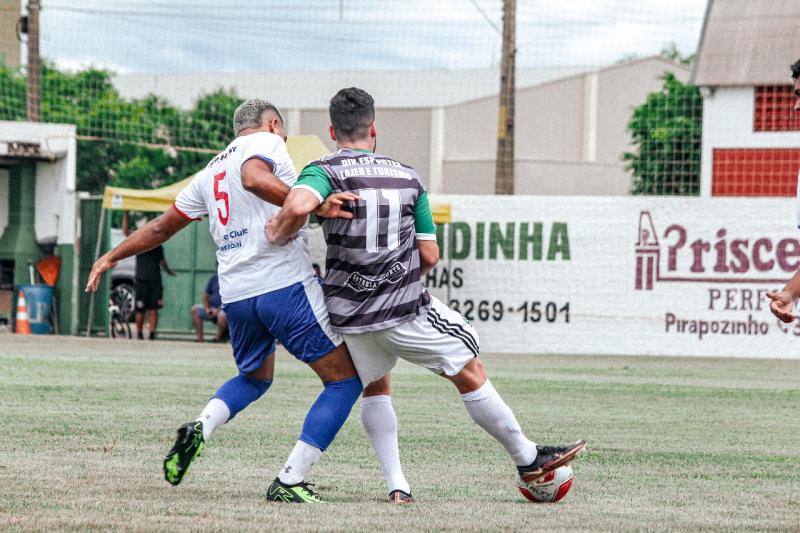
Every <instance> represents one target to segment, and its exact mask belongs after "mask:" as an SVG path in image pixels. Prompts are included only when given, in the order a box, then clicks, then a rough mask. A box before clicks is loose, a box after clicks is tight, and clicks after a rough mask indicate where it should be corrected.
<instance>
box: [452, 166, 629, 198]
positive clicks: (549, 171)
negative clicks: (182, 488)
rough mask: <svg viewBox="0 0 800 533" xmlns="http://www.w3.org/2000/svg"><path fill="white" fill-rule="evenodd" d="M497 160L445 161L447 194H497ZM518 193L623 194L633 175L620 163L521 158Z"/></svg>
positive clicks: (516, 191) (516, 176) (627, 188)
mask: <svg viewBox="0 0 800 533" xmlns="http://www.w3.org/2000/svg"><path fill="white" fill-rule="evenodd" d="M494 171H495V162H494V160H486V159H484V160H472V161H452V160H451V161H445V163H444V174H445V183H444V190H445V191H446V192H447V193H448V194H494ZM514 173H515V182H514V192H515V194H530V195H546V196H549V195H570V196H572V195H578V196H589V195H592V196H624V195H626V194H627V193H628V191H629V190H630V183H631V177H630V174H629V173H628V172H627V171H626V170H625V168H624V166H623V165H622V164H621V163H587V162H566V161H541V160H531V159H522V160H517V161H516V163H515V165H514Z"/></svg>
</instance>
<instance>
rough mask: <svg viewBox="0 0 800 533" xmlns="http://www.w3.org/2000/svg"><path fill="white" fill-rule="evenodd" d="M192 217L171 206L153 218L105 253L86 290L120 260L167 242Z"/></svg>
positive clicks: (89, 289)
mask: <svg viewBox="0 0 800 533" xmlns="http://www.w3.org/2000/svg"><path fill="white" fill-rule="evenodd" d="M189 222H191V220H190V219H187V218H186V217H184V216H182V215H180V214H179V213H178V212H177V211H176V210H175V209H174V208H172V207H170V208H169V209H167V210H166V211H164V214H162V215H161V216H160V217H158V218H156V219H153V220H151V221H150V222H148V223H147V224H145V225H144V226H142V227H141V228H139V229H137V230H136V231H134V232H133V233H131V234H130V236H129V237H128V238H127V239H125V240H124V241H122V242H121V243H120V244H119V246H117V247H116V248H114V249H113V250H111V251H109V252H108V253H106V254H104V255H103V256H102V257H100V259H98V260H97V261H96V262H95V264H94V265H93V266H92V271H91V272H90V273H89V280H88V282H87V283H86V292H94V291H96V290H97V287H98V285H99V284H100V276H101V275H102V274H103V272H105V271H107V270H111V269H112V268H114V267H115V266H116V265H117V262H118V261H121V260H122V259H125V258H126V257H131V256H132V255H137V254H141V253H143V252H146V251H148V250H152V249H153V248H155V247H156V246H158V245H159V244H162V243H164V242H166V241H167V240H168V239H169V238H170V237H172V236H173V235H175V234H176V233H177V232H179V231H180V230H182V229H183V228H185V227H186V226H187V225H188V224H189Z"/></svg>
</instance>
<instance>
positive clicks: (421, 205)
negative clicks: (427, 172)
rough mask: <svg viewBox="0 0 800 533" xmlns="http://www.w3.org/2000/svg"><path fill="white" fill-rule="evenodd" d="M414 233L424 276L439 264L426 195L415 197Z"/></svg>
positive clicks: (424, 193)
mask: <svg viewBox="0 0 800 533" xmlns="http://www.w3.org/2000/svg"><path fill="white" fill-rule="evenodd" d="M414 231H415V232H416V237H417V247H418V248H419V263H420V269H421V271H422V275H423V276H424V275H425V274H427V273H428V272H430V271H431V269H433V267H435V266H436V264H437V263H438V262H439V244H438V243H437V242H436V224H434V223H433V214H432V213H431V204H430V201H429V200H428V193H426V192H423V193H422V194H420V195H419V196H418V197H417V203H416V205H415V206H414Z"/></svg>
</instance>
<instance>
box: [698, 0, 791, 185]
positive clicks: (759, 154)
mask: <svg viewBox="0 0 800 533" xmlns="http://www.w3.org/2000/svg"><path fill="white" fill-rule="evenodd" d="M798 58H800V2H798V1H797V0H710V1H709V5H708V10H707V14H706V19H705V22H704V25H703V33H702V36H701V40H700V49H699V51H698V55H697V61H696V63H695V67H694V72H693V75H692V81H693V82H694V83H695V84H696V85H699V86H700V87H701V94H702V95H703V142H702V146H703V148H702V150H703V152H702V163H701V165H702V174H701V183H702V195H703V196H794V194H795V192H796V186H797V176H798V169H800V113H797V112H793V111H792V107H793V105H794V101H795V98H794V96H793V94H792V85H791V83H792V80H791V77H790V71H789V65H791V64H792V63H794V62H795V61H796V60H797V59H798Z"/></svg>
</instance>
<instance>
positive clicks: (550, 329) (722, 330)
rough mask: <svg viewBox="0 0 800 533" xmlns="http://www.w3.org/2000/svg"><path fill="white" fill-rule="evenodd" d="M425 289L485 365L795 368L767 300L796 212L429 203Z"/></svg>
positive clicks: (796, 260)
mask: <svg viewBox="0 0 800 533" xmlns="http://www.w3.org/2000/svg"><path fill="white" fill-rule="evenodd" d="M435 201H436V202H443V201H449V202H450V203H451V204H452V223H451V224H449V225H446V226H443V227H440V228H439V243H440V248H441V257H442V259H441V262H440V263H439V265H438V266H437V268H436V269H435V270H433V271H432V272H431V273H430V274H429V275H428V276H427V277H426V279H425V283H426V286H427V287H428V290H429V291H430V292H431V293H432V294H434V295H435V296H437V297H438V298H440V299H442V300H443V301H448V302H449V304H450V305H451V307H453V308H455V309H458V310H459V311H460V312H461V313H462V314H463V315H464V316H465V317H466V318H467V319H469V320H470V321H471V322H472V323H473V324H474V325H475V327H476V328H477V330H478V332H479V334H480V337H481V350H482V351H483V352H495V353H563V354H631V355H639V354H650V355H698V356H700V355H702V356H742V357H790V358H800V324H798V323H795V324H791V325H784V324H781V323H779V322H778V321H777V319H775V318H774V317H773V316H772V314H770V312H769V309H768V307H769V304H768V301H767V299H766V297H765V293H766V292H767V291H768V290H773V289H779V288H781V287H782V286H783V284H784V283H785V282H786V281H787V280H788V279H789V278H790V277H791V276H792V274H793V273H794V272H795V271H796V270H797V269H798V268H800V241H799V240H798V238H799V237H800V232H799V231H798V230H797V227H796V223H795V216H794V212H795V200H794V199H755V198H737V199H717V198H713V199H701V198H665V197H640V198H634V197H626V198H609V197H532V196H510V197H497V196H438V197H437V198H435Z"/></svg>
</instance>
